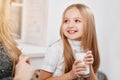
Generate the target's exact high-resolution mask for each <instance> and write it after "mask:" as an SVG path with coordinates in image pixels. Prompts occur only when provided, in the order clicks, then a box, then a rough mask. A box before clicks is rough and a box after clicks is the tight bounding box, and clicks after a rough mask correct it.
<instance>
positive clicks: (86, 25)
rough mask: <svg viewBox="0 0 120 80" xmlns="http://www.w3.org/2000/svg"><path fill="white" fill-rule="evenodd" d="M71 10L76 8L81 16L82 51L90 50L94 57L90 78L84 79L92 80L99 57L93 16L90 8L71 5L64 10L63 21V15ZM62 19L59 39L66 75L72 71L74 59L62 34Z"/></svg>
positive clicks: (81, 5) (97, 66)
mask: <svg viewBox="0 0 120 80" xmlns="http://www.w3.org/2000/svg"><path fill="white" fill-rule="evenodd" d="M71 8H77V9H78V10H79V11H80V13H81V15H82V19H83V33H82V38H81V45H82V47H83V48H84V49H90V50H91V51H92V54H93V57H94V63H93V65H92V67H91V76H90V77H89V78H86V79H87V80H94V79H95V78H94V79H93V77H94V73H96V72H97V70H98V68H99V65H100V56H99V51H98V45H97V37H96V30H95V21H94V16H93V13H92V11H91V10H90V8H88V7H87V6H86V5H84V4H73V5H71V6H69V7H67V8H66V10H65V11H64V13H63V19H64V15H65V13H66V12H67V11H68V10H69V9H71ZM63 19H62V24H61V29H60V34H61V38H62V41H63V44H64V61H65V73H67V72H69V71H70V70H71V69H72V65H73V63H74V60H75V59H74V57H73V52H72V49H71V46H70V44H69V42H68V39H67V37H66V36H65V35H64V34H63V32H62V25H63ZM92 69H93V70H92ZM83 80H85V79H83ZM95 80H96V79H95Z"/></svg>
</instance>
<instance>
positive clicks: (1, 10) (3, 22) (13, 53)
mask: <svg viewBox="0 0 120 80" xmlns="http://www.w3.org/2000/svg"><path fill="white" fill-rule="evenodd" d="M10 2H12V0H0V44H2V45H3V47H4V49H5V51H6V52H7V53H8V56H9V57H10V58H11V59H12V61H13V70H14V68H15V65H16V63H17V62H18V60H19V55H21V51H20V50H19V49H18V48H17V44H16V42H15V40H14V39H13V37H12V23H11V22H10V20H9V11H10Z"/></svg>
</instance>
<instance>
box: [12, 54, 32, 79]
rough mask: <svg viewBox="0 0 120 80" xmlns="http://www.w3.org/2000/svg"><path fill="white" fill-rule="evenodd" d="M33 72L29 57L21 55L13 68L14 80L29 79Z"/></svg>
mask: <svg viewBox="0 0 120 80" xmlns="http://www.w3.org/2000/svg"><path fill="white" fill-rule="evenodd" d="M33 73H34V70H33V68H32V67H31V65H30V59H29V57H26V56H23V55H21V56H20V57H19V62H18V64H17V65H16V68H15V77H14V80H30V79H31V77H32V75H33Z"/></svg>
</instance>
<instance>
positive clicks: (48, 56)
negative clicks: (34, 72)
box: [41, 40, 80, 76]
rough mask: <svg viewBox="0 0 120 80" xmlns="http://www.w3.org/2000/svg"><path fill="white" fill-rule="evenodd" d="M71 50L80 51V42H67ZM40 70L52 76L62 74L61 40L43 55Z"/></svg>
mask: <svg viewBox="0 0 120 80" xmlns="http://www.w3.org/2000/svg"><path fill="white" fill-rule="evenodd" d="M69 42H70V45H72V46H71V47H72V49H73V50H74V49H79V50H80V41H73V40H69ZM41 70H45V71H48V72H51V73H53V76H61V75H62V74H64V57H63V44H62V41H61V40H58V41H56V42H54V43H53V44H52V45H50V46H49V47H48V49H47V51H46V53H45V58H44V60H43V63H42V65H41Z"/></svg>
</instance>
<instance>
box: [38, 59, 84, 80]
mask: <svg viewBox="0 0 120 80" xmlns="http://www.w3.org/2000/svg"><path fill="white" fill-rule="evenodd" d="M85 70H86V65H85V64H82V63H81V61H75V62H74V63H73V66H72V70H71V71H70V72H68V73H65V74H63V75H61V76H56V77H53V73H50V72H47V71H45V70H41V71H40V77H39V80H73V79H75V78H77V76H78V74H84V71H85Z"/></svg>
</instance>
